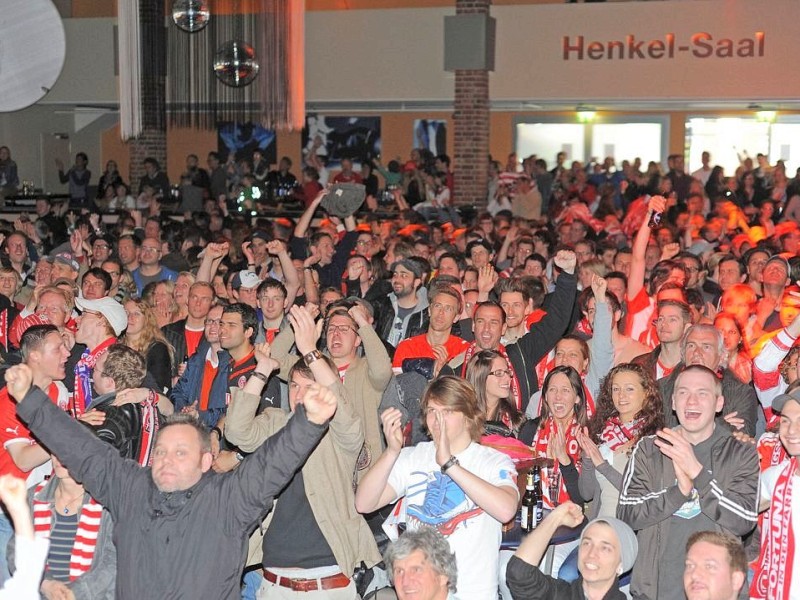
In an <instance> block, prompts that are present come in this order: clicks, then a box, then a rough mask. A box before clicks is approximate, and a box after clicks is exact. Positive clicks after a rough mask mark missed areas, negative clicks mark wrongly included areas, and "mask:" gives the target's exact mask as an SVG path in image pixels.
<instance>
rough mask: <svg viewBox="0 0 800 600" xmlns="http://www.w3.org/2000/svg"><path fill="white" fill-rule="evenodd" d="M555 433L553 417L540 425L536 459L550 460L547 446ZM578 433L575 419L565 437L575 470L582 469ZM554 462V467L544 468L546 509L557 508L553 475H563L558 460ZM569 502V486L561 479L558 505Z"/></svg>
mask: <svg viewBox="0 0 800 600" xmlns="http://www.w3.org/2000/svg"><path fill="white" fill-rule="evenodd" d="M554 433H555V420H554V419H553V417H550V418H549V419H547V420H546V421H543V422H542V423H541V425H539V429H538V430H537V431H536V436H535V437H534V438H533V451H534V456H535V457H537V458H550V457H549V456H548V455H547V444H548V443H549V442H550V436H551V435H553V434H554ZM577 433H578V424H577V423H576V422H575V420H574V419H573V421H572V423H570V425H569V428H568V429H567V432H566V435H565V436H564V437H565V438H566V442H567V454H568V455H569V457H570V458H571V459H572V462H573V463H575V468H577V469H580V460H579V459H580V455H581V447H580V446H579V445H578V440H577V438H576V434H577ZM552 460H553V464H552V466H547V467H542V495H543V500H544V507H545V508H548V509H552V508H555V506H556V505H555V504H554V503H553V500H552V499H551V497H550V481H551V479H552V477H553V475H558V476H560V475H561V472H560V471H561V469H560V467H559V462H558V459H552ZM569 500H570V497H569V494H568V493H567V486H566V485H565V484H564V478H563V477H561V481H560V484H559V489H558V499H557V502H558V504H563V503H564V502H569Z"/></svg>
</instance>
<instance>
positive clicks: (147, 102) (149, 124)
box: [128, 0, 167, 194]
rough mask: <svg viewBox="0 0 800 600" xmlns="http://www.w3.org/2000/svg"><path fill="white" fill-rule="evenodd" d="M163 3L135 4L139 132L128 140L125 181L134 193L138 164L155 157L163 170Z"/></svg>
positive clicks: (157, 0)
mask: <svg viewBox="0 0 800 600" xmlns="http://www.w3.org/2000/svg"><path fill="white" fill-rule="evenodd" d="M164 10H165V9H164V0H146V1H144V2H141V3H140V5H139V19H140V21H139V23H140V24H139V26H140V28H141V29H140V31H141V33H140V35H141V38H142V39H141V46H142V83H141V97H142V120H143V123H142V124H143V129H142V133H141V134H140V135H139V136H138V137H137V138H135V139H132V140H130V142H129V144H130V150H131V152H130V164H129V165H128V168H129V174H128V177H129V179H128V181H130V182H131V189H132V190H133V193H134V194H135V193H136V191H137V190H138V189H139V180H140V179H141V177H142V176H143V175H144V174H145V171H144V166H143V165H142V161H143V160H144V159H145V158H147V157H148V156H152V157H153V158H155V159H156V160H157V161H158V162H159V164H160V165H161V170H162V171H165V172H166V169H167V125H166V124H167V109H166V94H165V85H166V70H167V61H166V56H167V54H166V49H167V33H166V29H165V27H164V14H165V13H164Z"/></svg>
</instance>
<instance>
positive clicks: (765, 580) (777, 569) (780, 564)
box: [750, 457, 797, 600]
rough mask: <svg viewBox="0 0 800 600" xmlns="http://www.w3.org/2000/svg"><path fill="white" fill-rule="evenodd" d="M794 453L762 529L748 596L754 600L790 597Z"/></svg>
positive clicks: (781, 477) (783, 474) (792, 550)
mask: <svg viewBox="0 0 800 600" xmlns="http://www.w3.org/2000/svg"><path fill="white" fill-rule="evenodd" d="M795 473H797V457H795V458H792V459H791V460H790V461H788V462H787V463H786V466H785V467H784V468H783V469H781V472H780V475H778V481H777V482H776V483H775V490H774V491H773V493H772V501H771V502H770V506H769V510H768V511H767V516H766V517H765V518H764V526H763V528H762V530H761V554H760V555H759V557H758V565H757V566H756V573H755V577H754V578H753V583H752V585H751V586H750V597H751V598H755V599H756V600H790V598H789V588H790V587H791V583H792V565H793V563H794V535H793V532H792V493H793V492H794V491H795V490H794V489H793V488H794V483H795V479H796V477H795Z"/></svg>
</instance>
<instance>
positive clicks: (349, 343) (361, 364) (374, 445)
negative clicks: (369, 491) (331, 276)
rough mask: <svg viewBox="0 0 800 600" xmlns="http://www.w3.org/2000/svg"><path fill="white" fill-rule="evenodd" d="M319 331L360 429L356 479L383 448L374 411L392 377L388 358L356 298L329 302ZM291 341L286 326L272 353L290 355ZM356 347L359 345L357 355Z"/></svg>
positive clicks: (292, 339) (287, 356)
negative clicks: (360, 438) (360, 446)
mask: <svg viewBox="0 0 800 600" xmlns="http://www.w3.org/2000/svg"><path fill="white" fill-rule="evenodd" d="M365 304H366V303H365ZM323 335H324V336H325V347H326V348H327V350H326V353H327V355H329V356H330V358H331V359H332V360H333V363H334V364H335V365H336V368H337V369H338V375H339V379H340V380H341V381H342V384H343V385H344V389H345V392H346V393H347V398H348V399H349V400H350V402H352V407H353V409H354V410H355V413H356V415H357V416H358V417H359V419H360V421H361V425H362V429H363V430H364V438H365V439H364V447H363V448H362V450H361V452H360V453H359V456H358V462H357V463H356V474H355V477H356V480H358V479H360V478H361V476H362V475H363V474H364V473H366V471H367V469H369V467H370V466H371V464H372V461H373V460H374V459H375V458H377V457H378V456H379V455H380V453H381V451H382V449H383V443H382V440H381V428H380V422H379V421H378V419H377V418H376V415H377V414H378V408H379V406H380V403H381V398H382V397H383V392H384V391H385V390H386V388H387V387H388V385H389V381H390V380H391V378H392V362H391V359H390V358H389V354H388V353H387V352H386V347H385V346H384V345H383V342H382V340H381V339H380V337H378V334H377V333H376V332H375V330H374V329H373V328H372V319H371V315H370V314H369V313H368V312H367V309H366V308H365V307H364V306H363V305H361V304H360V303H359V302H351V301H350V300H344V301H341V302H337V303H336V304H332V305H331V308H330V310H329V312H328V314H327V316H326V318H325V323H324V327H323ZM294 342H295V337H294V332H293V330H292V328H291V327H287V328H286V329H285V330H283V331H282V332H281V334H280V335H279V336H278V337H277V338H275V343H274V344H273V346H272V355H273V356H274V357H275V358H276V359H278V360H281V361H284V360H287V359H289V358H291V357H292V356H293V355H291V354H290V349H291V347H292V346H293V344H294ZM298 348H299V347H298ZM359 348H363V352H362V353H361V354H360V355H359V352H358V349H359ZM270 381H272V379H270Z"/></svg>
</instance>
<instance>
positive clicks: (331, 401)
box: [225, 383, 337, 533]
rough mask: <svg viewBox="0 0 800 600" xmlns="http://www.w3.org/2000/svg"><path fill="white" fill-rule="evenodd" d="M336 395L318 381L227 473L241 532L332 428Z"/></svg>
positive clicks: (231, 520) (233, 517)
mask: <svg viewBox="0 0 800 600" xmlns="http://www.w3.org/2000/svg"><path fill="white" fill-rule="evenodd" d="M336 405H337V400H336V395H335V394H334V393H333V392H331V391H330V390H328V389H326V388H323V387H322V386H320V385H319V384H317V383H315V384H313V385H312V386H309V387H308V388H306V390H305V392H304V394H303V395H302V397H301V398H299V399H298V404H297V406H296V407H295V410H294V414H293V415H292V417H291V418H290V419H289V421H288V422H287V423H286V426H285V427H283V428H282V429H281V430H280V431H279V432H277V433H276V434H275V435H273V436H271V437H270V438H269V439H267V441H265V442H264V443H263V444H262V445H261V446H260V447H259V448H258V449H257V450H256V451H255V452H253V454H251V455H250V456H248V457H247V458H245V460H244V461H242V464H241V466H240V467H239V468H238V469H236V470H235V471H233V472H232V473H229V474H228V475H226V476H227V477H228V478H229V479H228V480H227V481H226V482H225V485H226V486H227V492H228V493H227V494H226V498H227V501H228V503H229V506H230V510H229V511H227V512H226V518H227V519H228V523H227V524H228V526H229V528H231V530H232V531H233V532H236V533H240V532H241V529H242V527H245V528H246V527H249V526H252V525H254V524H255V523H256V522H258V520H259V519H260V518H261V517H262V516H263V514H264V513H265V512H266V509H267V508H268V507H269V506H271V505H272V500H273V499H274V497H275V496H277V495H278V494H279V493H280V492H281V490H283V488H284V487H285V486H286V484H287V483H289V481H290V480H291V479H292V477H293V476H294V474H295V473H296V472H297V470H298V469H300V467H302V465H303V463H304V462H305V461H306V459H307V458H308V456H309V454H311V452H313V451H314V448H315V447H316V446H317V444H318V443H319V441H320V439H322V436H323V435H325V432H326V431H327V430H328V425H327V423H328V420H329V419H330V418H331V417H332V416H333V414H334V413H335V412H336Z"/></svg>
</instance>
